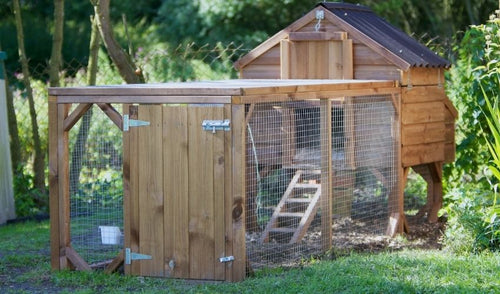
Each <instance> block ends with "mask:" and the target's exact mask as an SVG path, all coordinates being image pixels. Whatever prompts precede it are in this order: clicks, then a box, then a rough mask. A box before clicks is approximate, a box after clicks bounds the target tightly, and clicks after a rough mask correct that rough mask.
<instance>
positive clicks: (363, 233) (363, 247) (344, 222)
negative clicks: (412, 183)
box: [246, 216, 445, 269]
mask: <svg viewBox="0 0 500 294" xmlns="http://www.w3.org/2000/svg"><path fill="white" fill-rule="evenodd" d="M407 220H408V226H409V229H410V231H409V232H408V233H407V234H404V235H403V236H402V237H396V238H391V237H388V236H386V235H385V234H384V233H385V223H384V222H383V221H373V220H372V221H370V222H360V221H353V220H351V219H350V218H344V219H337V220H335V221H334V223H333V226H332V229H333V238H332V250H331V251H329V252H324V251H323V250H322V248H321V228H320V225H319V223H318V222H316V223H315V224H313V225H312V226H311V228H310V229H309V230H308V232H307V234H306V235H305V236H304V238H303V239H302V240H301V241H300V242H298V243H295V244H288V243H287V240H286V239H278V238H276V239H274V238H270V240H269V242H266V243H261V242H260V238H261V233H260V232H255V233H249V234H247V236H246V246H247V258H248V260H249V262H250V265H251V267H252V268H253V269H259V268H265V267H276V266H284V267H294V266H299V265H300V264H303V263H304V261H307V260H310V259H311V258H334V257H335V256H337V255H339V254H341V255H342V254H347V253H349V252H371V253H373V252H380V251H385V250H402V249H404V248H410V249H441V247H442V244H441V238H442V235H443V232H444V229H445V221H444V220H440V221H438V222H436V223H428V222H427V221H426V220H425V219H422V218H417V217H412V216H408V217H407Z"/></svg>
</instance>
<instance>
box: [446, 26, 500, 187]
mask: <svg viewBox="0 0 500 294" xmlns="http://www.w3.org/2000/svg"><path fill="white" fill-rule="evenodd" d="M498 38H499V37H498V20H496V21H495V20H492V21H490V22H488V23H487V24H484V25H478V26H472V27H471V28H470V29H469V30H468V31H467V32H466V33H465V36H464V38H463V40H462V42H461V43H460V44H459V45H457V46H456V47H455V50H456V53H457V56H458V60H457V62H456V65H455V66H454V67H453V68H452V69H451V74H450V83H449V84H448V86H447V90H448V96H449V97H450V99H451V100H452V101H453V102H454V104H455V105H456V106H457V108H458V110H459V113H460V115H459V119H458V121H457V123H456V126H457V133H456V140H457V160H456V162H455V163H454V164H452V165H448V166H447V167H446V169H445V177H446V178H447V181H446V182H448V183H453V184H451V185H452V186H453V185H455V186H458V185H461V183H462V182H463V181H466V182H475V181H477V182H478V183H479V184H480V185H481V186H482V187H483V189H487V188H488V187H489V183H488V181H487V180H486V178H485V177H484V174H483V170H484V168H485V166H486V163H487V162H488V161H489V158H490V155H489V153H488V148H487V145H486V140H485V136H484V135H483V133H484V132H485V131H486V134H485V135H486V137H489V136H490V132H489V131H488V130H487V129H485V128H484V127H485V126H487V122H486V119H485V117H484V116H483V115H481V113H482V111H481V106H483V105H484V104H485V96H488V97H497V96H496V95H498V94H496V93H495V89H498V87H499V84H498V80H495V77H494V76H492V75H489V74H486V72H487V71H488V70H487V67H488V64H487V63H488V62H489V61H491V60H498V59H499V58H500V53H499V52H500V51H499V50H498V49H497V50H495V48H498V44H499V42H498ZM491 65H492V64H490V66H491ZM481 85H482V86H481ZM481 87H484V94H483V91H482V89H481Z"/></svg>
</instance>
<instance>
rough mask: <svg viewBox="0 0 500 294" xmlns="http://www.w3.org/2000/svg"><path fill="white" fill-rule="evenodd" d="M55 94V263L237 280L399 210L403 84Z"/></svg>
mask: <svg viewBox="0 0 500 294" xmlns="http://www.w3.org/2000/svg"><path fill="white" fill-rule="evenodd" d="M49 93H50V99H49V118H50V123H49V124H50V127H49V129H50V131H49V137H50V201H51V202H50V204H51V241H52V243H51V252H52V259H51V260H52V267H53V268H54V269H64V268H75V269H79V270H85V269H92V268H104V269H105V270H107V271H114V270H117V269H119V268H121V267H122V266H123V270H124V272H125V273H126V274H132V275H144V276H163V277H176V278H189V279H208V280H227V281H238V280H242V279H243V278H244V276H245V271H246V270H248V269H250V268H262V267H269V266H277V265H287V264H293V263H294V262H297V261H299V260H301V259H304V258H307V257H308V256H311V255H313V254H320V253H322V252H325V251H326V250H328V249H330V248H331V247H332V242H335V239H336V238H338V237H340V236H341V235H345V234H351V235H353V234H354V235H356V234H362V235H371V236H382V235H384V234H386V232H387V231H388V230H389V231H391V230H394V228H393V226H394V224H393V223H394V216H395V215H398V214H403V211H402V209H403V207H402V192H401V186H400V184H399V183H400V180H399V179H400V178H401V172H402V170H401V169H400V168H398V166H399V163H400V161H401V153H400V149H399V148H398V146H399V142H400V121H401V120H400V104H401V99H400V94H401V89H400V88H399V87H396V85H395V82H394V81H362V80H356V81H353V80H350V81H342V80H232V81H214V82H191V83H168V84H153V85H151V84H150V85H120V86H105V87H83V88H52V89H50V90H49ZM90 117H91V118H92V119H90Z"/></svg>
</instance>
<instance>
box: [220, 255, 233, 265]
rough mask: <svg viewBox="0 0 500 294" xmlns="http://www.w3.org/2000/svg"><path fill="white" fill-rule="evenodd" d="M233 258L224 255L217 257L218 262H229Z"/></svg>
mask: <svg viewBox="0 0 500 294" xmlns="http://www.w3.org/2000/svg"><path fill="white" fill-rule="evenodd" d="M233 260H234V256H224V257H221V258H219V262H221V263H222V262H230V261H233Z"/></svg>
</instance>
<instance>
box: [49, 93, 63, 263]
mask: <svg viewBox="0 0 500 294" xmlns="http://www.w3.org/2000/svg"><path fill="white" fill-rule="evenodd" d="M58 119H59V113H58V107H57V103H56V97H54V96H50V97H49V204H50V256H51V258H50V260H51V267H52V269H53V270H60V269H62V265H61V263H60V247H59V245H60V243H61V241H60V230H61V228H60V226H59V225H60V223H59V168H58V162H59V158H58V134H59V133H58Z"/></svg>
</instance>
